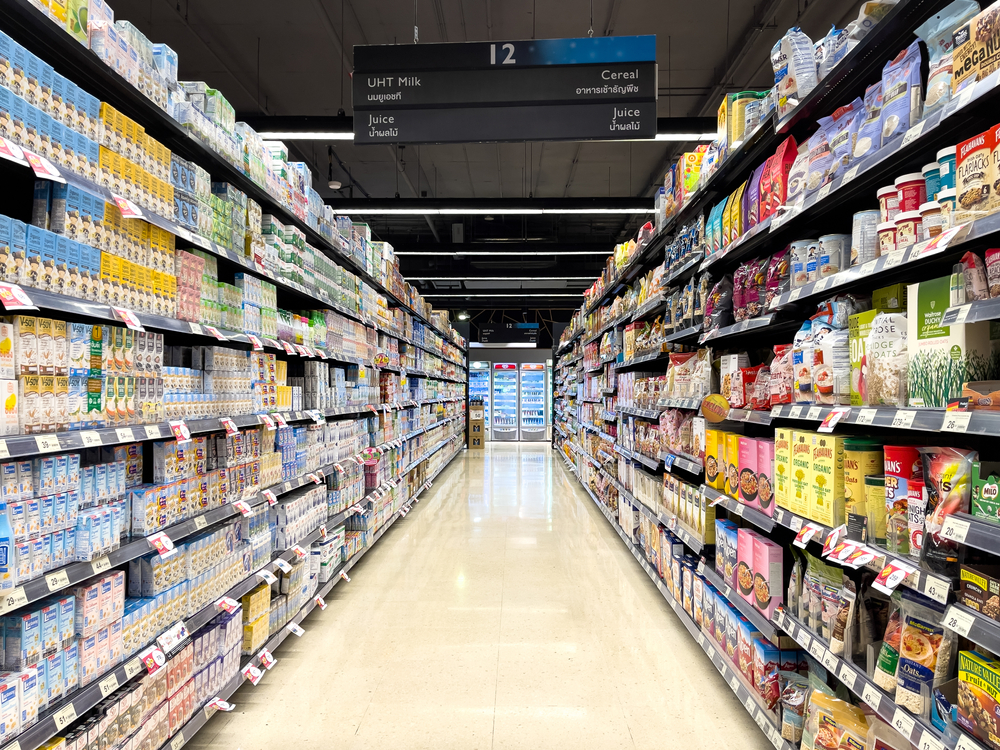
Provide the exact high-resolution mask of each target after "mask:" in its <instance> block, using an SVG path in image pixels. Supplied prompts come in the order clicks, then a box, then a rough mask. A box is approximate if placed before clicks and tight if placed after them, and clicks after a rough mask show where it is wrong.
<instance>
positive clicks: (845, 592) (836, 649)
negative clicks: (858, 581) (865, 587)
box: [830, 576, 858, 656]
mask: <svg viewBox="0 0 1000 750" xmlns="http://www.w3.org/2000/svg"><path fill="white" fill-rule="evenodd" d="M857 599H858V595H857V590H856V588H855V585H854V581H852V580H851V579H850V578H847V577H846V576H845V577H844V588H843V589H842V590H841V592H840V607H839V609H838V610H837V614H836V617H835V620H834V623H833V635H832V636H831V638H830V651H831V652H832V653H834V654H836V655H837V656H840V655H842V654H843V653H844V644H845V643H846V641H847V638H848V637H849V635H850V632H851V629H852V628H853V626H854V603H855V602H856V601H857Z"/></svg>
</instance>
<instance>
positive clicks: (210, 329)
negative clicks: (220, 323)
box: [202, 326, 229, 341]
mask: <svg viewBox="0 0 1000 750" xmlns="http://www.w3.org/2000/svg"><path fill="white" fill-rule="evenodd" d="M202 329H203V330H206V331H208V332H209V333H210V334H212V335H213V336H215V338H217V339H218V340H219V341H228V340H229V339H227V338H226V337H225V336H224V335H223V333H222V331H220V330H219V329H218V328H216V327H215V326H202Z"/></svg>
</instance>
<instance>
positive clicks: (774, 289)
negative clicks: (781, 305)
mask: <svg viewBox="0 0 1000 750" xmlns="http://www.w3.org/2000/svg"><path fill="white" fill-rule="evenodd" d="M788 250H789V249H788V248H785V249H784V250H779V251H778V252H776V253H775V254H774V255H772V256H771V260H770V262H769V263H768V266H767V284H766V287H765V290H764V309H770V307H771V300H773V299H774V298H775V297H778V296H780V295H782V294H784V293H785V292H787V291H788V290H789V288H790V286H791V277H790V276H789V265H788Z"/></svg>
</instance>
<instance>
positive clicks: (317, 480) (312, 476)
mask: <svg viewBox="0 0 1000 750" xmlns="http://www.w3.org/2000/svg"><path fill="white" fill-rule="evenodd" d="M306 479H309V480H311V481H312V483H313V484H319V483H320V478H319V477H318V476H316V475H315V474H313V473H312V472H310V473H308V474H306Z"/></svg>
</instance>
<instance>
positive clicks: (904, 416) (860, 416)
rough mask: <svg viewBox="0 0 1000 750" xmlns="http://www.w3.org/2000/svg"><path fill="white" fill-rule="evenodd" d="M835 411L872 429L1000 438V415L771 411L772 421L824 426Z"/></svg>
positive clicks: (870, 409) (880, 409)
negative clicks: (822, 424) (880, 428)
mask: <svg viewBox="0 0 1000 750" xmlns="http://www.w3.org/2000/svg"><path fill="white" fill-rule="evenodd" d="M834 409H846V410H848V411H847V413H846V414H845V415H844V416H843V417H841V419H840V421H841V422H842V423H843V424H854V425H861V426H872V427H889V428H894V429H899V430H920V431H924V432H959V433H966V434H970V435H990V436H997V435H1000V412H992V411H982V410H976V409H974V410H972V411H970V412H964V413H963V412H949V411H946V410H945V409H926V408H919V407H909V408H902V407H895V406H850V407H848V406H836V407H835V406H817V405H815V404H800V405H797V406H789V405H787V404H786V405H784V406H776V407H774V408H773V409H772V410H771V419H772V420H773V419H797V420H800V421H809V422H822V421H823V419H825V418H826V416H827V415H828V414H829V413H830V412H831V411H833V410H834Z"/></svg>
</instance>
